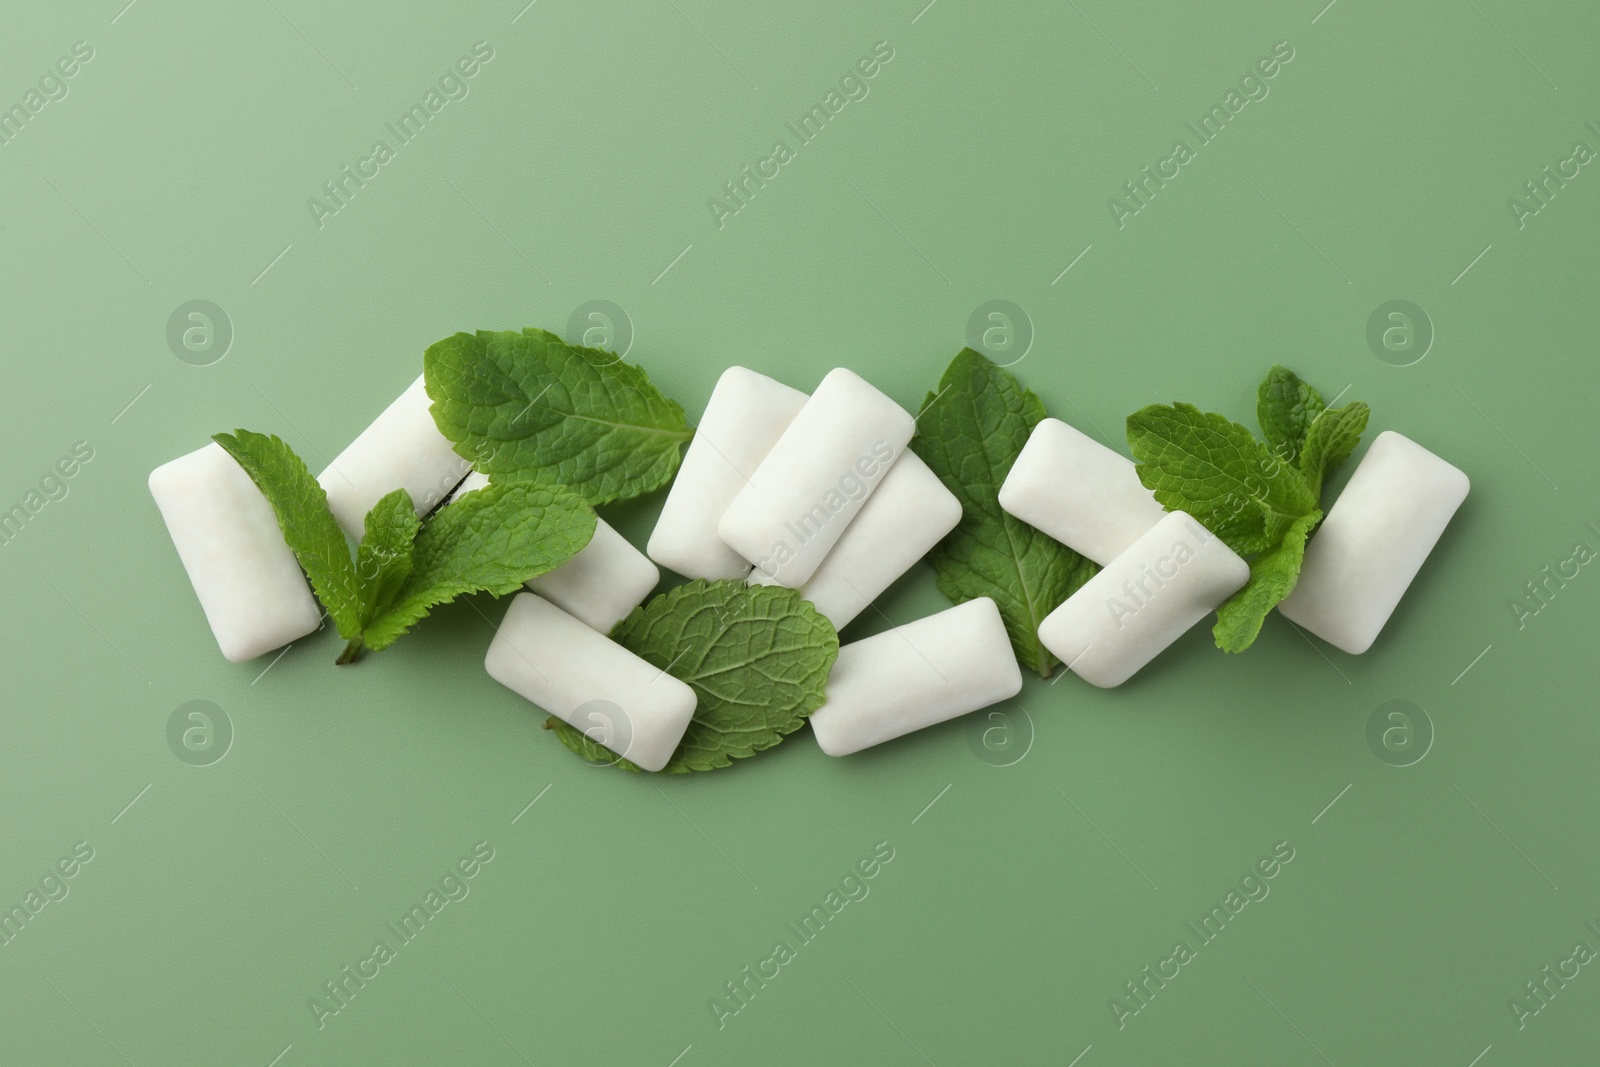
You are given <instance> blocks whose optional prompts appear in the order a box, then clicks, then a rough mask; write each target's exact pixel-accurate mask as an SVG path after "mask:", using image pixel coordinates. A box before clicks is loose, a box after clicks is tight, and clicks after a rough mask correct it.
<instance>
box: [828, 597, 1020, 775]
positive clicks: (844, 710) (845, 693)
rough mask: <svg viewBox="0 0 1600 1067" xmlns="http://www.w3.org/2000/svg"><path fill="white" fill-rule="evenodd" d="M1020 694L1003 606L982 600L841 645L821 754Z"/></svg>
mask: <svg viewBox="0 0 1600 1067" xmlns="http://www.w3.org/2000/svg"><path fill="white" fill-rule="evenodd" d="M1021 689H1022V671H1021V670H1020V669H1019V668H1018V667H1017V657H1016V654H1015V653H1013V652H1012V651H1011V639H1010V638H1009V637H1007V636H1006V626H1005V623H1004V622H1002V621H1001V620H1000V609H999V608H997V607H995V603H994V601H993V600H990V599H989V598H988V597H979V598H978V599H976V600H969V601H967V602H966V603H965V604H959V605H957V606H956V607H953V608H949V609H947V610H945V611H941V612H939V613H938V614H937V615H929V616H928V617H927V618H925V619H918V620H917V621H916V622H908V623H906V624H905V625H904V626H897V627H895V628H894V629H893V630H885V631H884V632H883V633H880V634H873V635H872V636H871V637H867V638H863V639H862V640H860V641H853V642H851V643H850V644H848V645H844V646H842V647H841V648H840V649H839V658H838V660H837V661H835V663H834V665H833V673H832V674H831V675H829V676H828V687H827V691H826V694H825V695H826V702H825V703H824V704H823V705H822V707H820V708H818V709H817V710H816V711H814V712H812V713H811V731H812V733H814V734H816V736H817V744H818V745H820V746H822V751H824V752H826V753H827V754H828V755H830V756H848V755H850V753H852V752H860V751H861V750H862V749H864V748H870V747H871V746H873V745H876V744H881V743H882V742H884V741H888V740H891V739H893V738H896V737H901V736H903V735H905V734H909V733H911V732H912V731H914V730H921V729H922V728H923V727H925V726H932V725H934V724H935V723H941V722H944V721H945V720H946V719H953V718H955V717H956V716H957V715H965V714H966V713H967V712H969V711H977V710H978V709H979V708H986V707H988V706H989V705H990V704H994V703H996V702H998V701H1001V700H1005V699H1006V698H1008V697H1014V696H1016V695H1017V693H1018V692H1020V691H1021Z"/></svg>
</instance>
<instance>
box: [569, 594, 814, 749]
mask: <svg viewBox="0 0 1600 1067" xmlns="http://www.w3.org/2000/svg"><path fill="white" fill-rule="evenodd" d="M611 637H612V640H614V641H616V642H617V643H618V644H620V645H622V646H623V647H624V648H626V649H628V650H630V651H631V652H633V653H634V654H635V655H637V656H639V657H640V658H642V659H644V660H645V661H646V662H648V663H651V664H653V665H654V666H656V667H659V668H660V669H661V670H663V671H665V672H666V673H667V674H670V675H672V676H673V677H674V678H677V679H679V680H681V681H683V682H686V683H688V685H689V687H690V688H692V689H693V690H694V693H695V697H696V698H697V704H696V707H695V713H694V719H693V720H692V721H691V722H690V723H689V729H688V731H687V732H686V733H685V734H684V736H683V741H682V742H681V743H680V744H679V745H678V749H677V751H676V752H674V753H673V754H672V759H671V760H669V761H668V762H667V765H666V766H665V767H663V768H662V773H665V774H682V773H685V772H688V771H709V770H715V769H716V768H718V767H726V766H728V765H729V764H730V763H732V762H733V761H734V760H736V759H744V758H745V757H747V756H753V755H755V754H756V753H757V752H760V751H762V750H764V749H768V748H771V747H772V746H773V745H776V744H778V743H779V742H780V741H782V740H783V739H784V737H785V736H787V735H788V734H791V733H793V732H794V731H795V730H798V729H799V728H800V726H801V724H803V723H804V722H805V719H806V716H808V715H810V714H811V713H812V712H813V711H815V710H817V708H819V707H821V706H822V702H823V699H824V686H825V685H826V684H827V681H828V674H829V672H830V671H832V670H833V661H834V660H835V659H836V658H838V655H839V635H838V633H836V632H835V631H834V628H833V625H832V624H831V623H830V622H828V620H827V618H826V617H825V616H823V615H821V614H819V613H818V612H817V610H816V609H815V608H813V607H812V606H811V604H810V603H809V602H807V601H805V600H802V599H801V597H800V594H799V593H798V592H797V591H795V590H793V589H786V588H784V587H783V586H778V585H770V586H767V585H757V586H749V585H746V584H745V583H743V582H739V581H718V582H707V581H704V580H698V581H693V582H689V583H688V584H686V585H680V586H678V587H677V588H676V589H673V590H670V591H669V592H666V593H663V594H662V595H660V596H658V597H655V598H654V599H653V600H651V601H650V602H649V603H647V604H644V605H643V606H642V607H638V608H635V609H634V611H633V613H632V614H630V615H629V616H628V617H627V618H626V619H623V620H622V621H621V622H619V623H618V624H617V626H616V628H615V629H614V630H613V631H612V633H611ZM545 725H546V726H547V727H548V728H549V729H552V730H554V731H555V734H556V737H557V738H558V739H560V741H561V743H562V744H564V745H566V746H567V747H568V748H570V749H572V750H573V751H574V752H576V753H577V754H578V755H580V756H582V757H583V758H584V759H586V760H588V761H590V762H591V763H614V764H615V765H616V766H619V767H622V768H623V769H625V770H638V769H639V768H638V767H636V766H635V765H634V764H633V763H631V762H629V761H628V760H621V759H618V758H617V757H616V756H615V755H613V754H612V753H611V752H610V751H609V750H607V749H605V748H603V747H601V746H600V745H599V744H598V743H597V742H596V741H594V740H592V739H591V738H589V737H587V736H585V735H584V734H583V733H582V732H581V731H579V730H576V729H574V728H573V727H571V726H569V725H568V724H566V723H564V722H562V721H561V720H560V719H551V720H550V721H549V722H547V723H546V724H545Z"/></svg>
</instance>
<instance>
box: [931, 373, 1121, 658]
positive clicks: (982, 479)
mask: <svg viewBox="0 0 1600 1067" xmlns="http://www.w3.org/2000/svg"><path fill="white" fill-rule="evenodd" d="M1044 415H1045V411H1044V404H1042V403H1041V402H1040V400H1039V398H1038V397H1037V396H1035V395H1034V394H1033V393H1032V392H1031V391H1030V390H1028V389H1024V388H1023V387H1022V385H1021V383H1019V382H1018V381H1017V379H1016V378H1015V377H1014V376H1013V375H1012V374H1011V372H1010V371H1007V370H1005V369H1003V368H1001V367H997V366H995V365H994V364H993V363H992V362H990V361H989V360H988V359H986V358H984V357H983V356H982V355H981V354H979V353H977V352H975V351H973V350H972V349H970V348H966V349H962V351H961V352H960V353H959V354H958V355H957V356H956V358H955V359H954V360H953V361H951V363H950V366H949V367H948V368H947V369H946V370H945V372H944V376H943V377H942V378H940V379H939V388H938V391H937V392H931V393H929V394H928V398H927V400H926V401H925V402H924V404H923V409H922V414H921V415H919V416H918V417H917V435H916V436H915V437H913V438H912V439H911V449H912V451H914V452H915V453H916V454H917V455H918V456H919V457H920V458H921V459H922V461H923V462H925V463H926V464H927V465H928V466H929V467H930V468H931V469H932V470H933V472H934V473H935V474H937V475H938V476H939V480H940V481H942V482H944V484H945V487H946V488H947V489H949V490H950V491H951V492H952V493H954V494H955V495H956V497H957V499H959V500H960V501H961V521H960V523H958V524H957V525H956V528H955V529H954V530H953V531H951V533H950V535H949V536H948V537H946V538H945V539H944V540H943V541H941V542H940V543H939V544H938V545H936V546H934V549H933V551H932V552H930V553H929V554H928V559H929V561H930V562H931V563H932V564H933V569H934V574H935V577H936V578H937V581H938V585H939V590H940V591H941V592H942V593H944V594H945V596H947V597H949V598H950V599H951V600H953V601H955V602H956V603H957V604H962V603H965V602H966V601H968V600H973V599H976V598H977V597H982V596H986V597H992V598H994V602H995V603H996V604H997V605H998V606H999V608H1000V616H1001V618H1002V619H1004V620H1005V624H1006V632H1007V633H1008V634H1009V635H1010V637H1011V644H1012V647H1013V648H1015V649H1016V653H1017V660H1018V661H1019V662H1020V663H1021V664H1022V665H1023V666H1025V667H1027V668H1028V669H1030V670H1033V671H1037V672H1038V673H1039V675H1040V677H1044V678H1048V677H1049V676H1050V672H1051V671H1052V670H1053V669H1054V668H1055V666H1056V662H1057V661H1056V658H1055V657H1054V656H1052V655H1051V654H1050V652H1049V650H1048V649H1046V648H1045V647H1044V645H1043V644H1041V643H1040V641H1039V623H1041V622H1042V621H1044V617H1045V616H1046V615H1048V614H1050V612H1051V611H1053V610H1055V608H1056V606H1057V605H1059V604H1060V603H1061V602H1062V601H1063V600H1065V599H1067V597H1069V596H1071V595H1072V594H1073V593H1074V592H1076V591H1077V590H1078V587H1079V586H1081V585H1083V583H1084V582H1086V581H1088V580H1089V579H1090V578H1091V577H1093V576H1094V574H1095V572H1096V571H1098V570H1099V567H1097V566H1096V565H1095V564H1094V563H1093V562H1092V561H1090V560H1087V559H1085V558H1084V557H1082V556H1080V555H1078V553H1076V552H1074V551H1072V549H1070V548H1068V547H1067V546H1066V545H1063V544H1061V543H1060V542H1059V541H1055V540H1053V539H1052V538H1050V537H1047V536H1046V535H1045V534H1043V533H1040V532H1039V531H1038V530H1035V529H1034V528H1033V527H1032V526H1029V525H1028V524H1027V523H1025V522H1023V521H1022V520H1021V519H1017V518H1014V517H1012V516H1011V515H1008V514H1006V513H1005V512H1004V511H1002V510H1000V500H999V494H1000V484H1001V483H1002V482H1004V481H1005V478H1006V475H1007V474H1008V473H1009V472H1010V470H1011V465H1012V464H1013V463H1015V462H1016V460H1017V455H1018V453H1020V452H1021V451H1022V446H1023V445H1024V444H1026V443H1027V440H1028V434H1029V433H1030V432H1032V430H1033V428H1034V426H1035V425H1037V424H1038V422H1039V420H1040V419H1042V418H1044Z"/></svg>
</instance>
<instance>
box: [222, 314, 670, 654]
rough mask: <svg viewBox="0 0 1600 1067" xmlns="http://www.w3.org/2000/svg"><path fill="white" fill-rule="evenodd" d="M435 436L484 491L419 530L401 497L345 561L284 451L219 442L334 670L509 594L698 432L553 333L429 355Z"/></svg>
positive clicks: (321, 498) (334, 525) (450, 343)
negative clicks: (465, 607)
mask: <svg viewBox="0 0 1600 1067" xmlns="http://www.w3.org/2000/svg"><path fill="white" fill-rule="evenodd" d="M423 370H424V375H425V377H426V382H425V384H426V386H427V388H428V391H429V395H430V397H431V398H432V399H433V401H434V403H433V405H432V407H431V408H430V410H431V411H432V413H433V416H434V422H435V424H436V425H438V427H439V429H440V431H441V432H442V433H444V434H445V435H446V436H447V437H448V438H450V440H451V442H452V444H453V446H454V447H455V448H456V450H457V451H458V452H460V454H461V455H462V456H464V457H465V458H468V459H471V460H473V461H474V465H475V466H476V467H477V469H479V470H481V471H483V472H484V473H486V474H488V475H489V476H490V484H489V485H488V486H486V487H484V488H483V489H481V490H479V491H477V492H474V493H467V494H464V495H462V496H461V497H459V498H457V499H455V500H453V501H451V502H450V503H448V504H446V505H444V506H443V507H441V508H439V509H437V510H436V511H434V512H433V513H432V514H431V515H429V516H427V517H426V519H423V518H419V517H418V515H417V511H416V507H415V505H414V502H413V501H412V499H411V496H410V494H409V493H407V492H406V491H405V490H404V489H397V490H395V491H394V492H392V493H389V494H388V495H387V496H385V497H384V498H383V499H381V500H379V501H378V503H377V504H375V505H373V507H372V509H371V510H370V511H369V512H368V513H367V515H366V518H365V523H364V530H363V536H362V538H361V540H360V543H359V544H358V545H357V546H356V548H355V550H354V555H352V552H351V548H350V544H349V542H348V540H347V539H346V538H345V535H344V531H343V530H342V529H341V528H340V527H339V524H338V522H337V521H336V520H335V518H334V516H333V512H332V510H331V509H330V508H329V506H328V497H327V493H325V492H324V491H323V489H322V486H321V485H319V484H318V483H317V480H316V479H315V478H313V477H312V476H311V472H310V471H309V470H308V469H307V467H306V465H305V462H304V461H303V460H301V458H300V457H299V456H297V455H296V454H295V453H294V451H293V450H292V449H291V448H290V447H289V446H288V445H287V444H285V443H284V442H283V441H282V440H281V439H280V438H277V437H273V436H268V435H264V434H259V433H252V432H250V431H248V430H237V431H235V432H234V433H232V434H217V435H216V436H215V437H214V438H213V440H215V441H216V442H217V443H218V444H219V445H221V446H222V447H223V448H224V449H226V450H227V451H228V454H229V455H231V456H232V457H233V458H234V459H235V460H237V461H238V463H239V465H240V466H241V467H243V468H244V469H245V471H246V472H247V473H248V474H249V475H250V477H251V479H252V480H253V481H254V482H255V483H256V486H257V487H258V488H259V489H260V490H261V492H262V494H263V495H264V496H265V497H266V498H267V501H268V502H269V503H270V504H271V505H272V510H273V513H274V514H275V515H276V516H277V519H278V526H279V528H280V529H282V531H283V535H284V540H285V541H286V542H287V543H288V545H289V548H290V549H291V550H292V551H293V552H294V554H295V558H296V559H297V560H298V561H299V563H300V567H301V569H302V570H304V571H305V572H306V577H307V578H309V579H310V581H311V587H312V589H313V590H314V591H315V592H316V594H317V599H318V600H320V601H321V602H322V606H323V607H324V608H325V609H326V611H327V614H328V617H329V618H330V619H332V620H333V623H334V626H335V628H336V629H337V630H338V631H339V636H341V637H342V638H344V640H345V642H346V644H345V649H344V652H343V653H342V654H341V655H340V656H339V659H338V661H337V662H339V663H341V664H343V663H351V662H354V660H355V659H356V658H357V657H358V656H360V654H361V652H362V650H363V649H369V648H370V649H372V650H374V651H379V650H382V649H384V648H387V647H388V646H389V645H391V644H393V643H394V641H395V640H396V639H397V638H398V637H400V635H401V634H403V633H405V632H406V630H408V629H409V628H410V627H411V626H412V625H414V624H415V623H416V622H418V621H419V620H420V619H422V618H423V617H424V616H426V615H427V614H428V612H429V611H430V610H432V609H433V608H434V607H436V606H438V605H440V604H443V603H446V602H448V601H450V600H453V599H455V598H456V597H458V596H461V595H463V594H467V593H489V594H490V595H493V596H504V595H505V594H507V593H511V592H515V591H516V590H517V589H519V588H520V587H521V586H522V584H523V583H524V582H526V581H528V580H529V579H531V578H537V577H539V576H540V575H542V574H547V573H549V572H550V571H552V570H554V569H556V568H557V567H559V566H561V565H562V564H563V563H566V562H567V561H568V560H570V559H571V558H572V557H573V556H574V555H576V554H577V553H578V552H579V551H580V550H581V549H582V548H583V547H584V546H585V545H587V544H588V543H589V539H590V538H591V537H593V536H594V529H595V521H596V519H595V514H594V510H593V505H595V504H599V503H604V502H610V501H620V500H626V499H630V498H632V497H635V496H639V495H641V494H643V493H647V492H649V491H651V490H653V489H656V488H658V487H660V486H661V485H662V484H664V483H665V482H667V481H670V480H671V478H672V475H673V472H674V471H676V470H677V465H678V461H679V448H678V446H679V444H680V443H681V442H683V441H685V440H687V439H688V438H689V437H690V436H691V435H692V434H693V431H692V430H690V429H689V427H688V424H687V423H686V422H685V420H684V414H683V408H682V407H681V406H679V405H678V404H677V403H675V402H674V401H672V400H670V399H668V398H667V397H666V396H664V395H663V394H662V393H661V391H660V390H659V389H657V388H656V387H655V386H654V385H652V384H651V383H650V380H649V378H648V377H647V376H646V375H645V373H644V371H642V370H640V369H639V368H638V367H635V366H632V365H629V364H627V363H624V362H622V360H621V359H620V358H619V357H618V356H617V355H616V354H615V353H611V352H605V351H601V350H598V349H589V348H582V347H580V346H574V345H567V344H566V343H565V342H563V341H562V340H561V339H560V338H558V337H556V336H555V335H554V334H550V333H546V332H545V331H543V330H534V329H526V330H523V331H522V332H520V333H517V332H513V331H505V332H500V333H485V332H480V333H477V334H456V335H455V336H454V337H450V338H446V339H445V340H443V341H440V342H439V343H438V344H435V345H432V346H430V347H429V348H428V350H427V352H426V353H425V354H424V358H423Z"/></svg>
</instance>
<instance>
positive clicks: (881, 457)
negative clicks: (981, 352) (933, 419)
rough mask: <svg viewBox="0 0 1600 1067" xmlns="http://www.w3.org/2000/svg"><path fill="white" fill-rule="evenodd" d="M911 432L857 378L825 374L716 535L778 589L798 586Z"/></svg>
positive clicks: (893, 407) (899, 414)
mask: <svg viewBox="0 0 1600 1067" xmlns="http://www.w3.org/2000/svg"><path fill="white" fill-rule="evenodd" d="M915 429H916V423H915V421H914V420H913V419H912V418H911V416H910V415H909V414H908V413H907V412H906V410H905V409H904V408H902V407H901V406H900V405H899V404H896V403H895V402H894V401H893V400H891V399H889V398H888V397H887V396H885V395H884V394H882V393H880V392H879V391H878V390H877V389H875V388H873V387H872V386H871V385H869V384H867V382H866V381H865V380H863V379H862V378H861V377H860V376H859V375H857V374H855V373H853V372H851V371H848V370H846V369H845V368H843V367H838V368H835V369H834V370H831V371H829V372H828V374H827V376H826V377H824V378H823V379H822V384H820V385H818V386H817V391H816V392H815V393H813V394H812V396H811V399H809V400H807V401H806V403H805V406H803V407H802V408H801V409H800V411H799V413H798V414H797V415H795V417H794V421H793V422H791V423H789V426H788V428H787V429H785V430H784V431H783V434H782V436H780V437H779V438H778V440H777V443H775V444H774V445H773V446H772V451H770V452H768V453H767V456H766V458H765V459H763V460H762V461H761V465H760V466H759V467H757V468H756V470H755V473H754V474H752V475H751V476H750V481H749V483H748V484H746V485H745V486H744V487H743V488H742V489H740V490H739V494H738V495H737V496H736V497H734V499H733V503H731V504H730V505H729V506H728V510H727V511H725V512H724V513H723V515H722V518H721V520H720V521H719V522H718V523H717V533H718V535H719V536H720V537H721V538H722V540H723V541H724V542H725V543H726V544H727V545H728V546H729V547H730V548H732V549H733V550H734V551H736V552H738V553H739V554H740V555H741V556H743V557H744V558H745V559H747V560H749V561H750V562H751V563H753V564H755V565H756V567H757V568H758V569H760V570H761V571H763V572H764V573H766V574H767V575H769V576H771V577H773V578H776V579H777V581H778V584H780V585H786V586H789V587H790V588H793V589H797V588H799V587H800V586H802V585H804V584H805V583H806V582H807V581H808V580H809V579H810V578H811V576H812V574H814V573H815V572H816V569H817V567H818V566H819V565H820V564H821V563H822V559H823V557H824V556H826V555H827V554H828V550H829V549H831V548H832V547H833V546H834V544H835V543H836V542H837V541H838V540H839V538H840V537H841V536H842V535H843V534H844V531H845V529H846V527H848V526H849V524H850V520H851V519H853V518H855V516H856V513H857V512H859V511H860V510H861V506H862V505H863V504H864V503H866V501H867V497H868V496H869V494H871V492H872V490H873V488H874V487H875V486H877V484H878V483H879V482H880V481H882V480H883V478H884V476H885V475H886V474H887V473H888V471H889V468H890V465H891V464H893V463H894V461H895V458H896V457H897V456H898V455H899V454H900V453H901V451H902V450H904V448H905V446H906V442H908V441H910V440H911V434H912V432H913V431H914V430H915Z"/></svg>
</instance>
